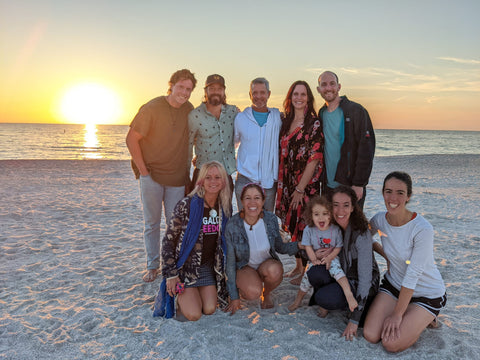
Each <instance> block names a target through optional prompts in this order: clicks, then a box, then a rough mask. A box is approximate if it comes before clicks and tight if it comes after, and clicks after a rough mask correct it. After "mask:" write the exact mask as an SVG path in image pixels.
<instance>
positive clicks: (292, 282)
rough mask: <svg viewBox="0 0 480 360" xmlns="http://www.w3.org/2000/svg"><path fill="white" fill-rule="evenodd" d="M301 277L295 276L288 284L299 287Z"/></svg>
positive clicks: (301, 275)
mask: <svg viewBox="0 0 480 360" xmlns="http://www.w3.org/2000/svg"><path fill="white" fill-rule="evenodd" d="M302 277H303V274H300V276H297V277H296V278H294V279H292V280H290V284H292V285H300V283H301V282H302Z"/></svg>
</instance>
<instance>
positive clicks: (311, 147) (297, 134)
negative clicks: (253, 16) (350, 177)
mask: <svg viewBox="0 0 480 360" xmlns="http://www.w3.org/2000/svg"><path fill="white" fill-rule="evenodd" d="M283 106H284V111H285V112H284V115H283V119H282V128H281V130H280V164H279V174H278V188H277V200H276V207H275V208H276V214H277V216H278V217H279V218H280V219H281V221H282V225H283V227H284V228H286V230H288V231H289V232H290V234H291V235H292V241H301V239H302V232H303V229H304V228H305V226H306V225H305V222H304V221H303V219H302V213H303V209H304V206H305V203H306V202H308V200H309V198H311V197H313V196H314V195H317V194H319V193H320V175H321V173H322V164H323V134H322V132H321V128H320V121H319V119H318V118H317V116H316V114H315V110H314V97H313V93H312V90H311V89H310V86H309V85H308V83H307V82H305V81H296V82H294V83H293V84H292V86H291V87H290V89H289V90H288V93H287V97H286V98H285V101H284V103H283ZM305 264H306V261H302V258H300V257H298V258H297V264H296V267H295V269H293V270H292V271H291V272H290V273H289V274H287V275H286V276H288V277H294V276H296V275H298V276H297V277H296V278H294V279H293V280H292V281H291V282H292V283H293V284H297V283H298V284H299V283H300V281H301V278H302V275H303V272H304V270H305V269H304V267H305Z"/></svg>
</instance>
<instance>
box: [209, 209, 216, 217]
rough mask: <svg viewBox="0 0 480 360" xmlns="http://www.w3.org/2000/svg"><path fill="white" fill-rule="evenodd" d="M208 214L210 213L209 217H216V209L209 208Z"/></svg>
mask: <svg viewBox="0 0 480 360" xmlns="http://www.w3.org/2000/svg"><path fill="white" fill-rule="evenodd" d="M208 215H210V217H211V218H216V217H217V215H218V214H217V210H215V209H210V211H209V212H208Z"/></svg>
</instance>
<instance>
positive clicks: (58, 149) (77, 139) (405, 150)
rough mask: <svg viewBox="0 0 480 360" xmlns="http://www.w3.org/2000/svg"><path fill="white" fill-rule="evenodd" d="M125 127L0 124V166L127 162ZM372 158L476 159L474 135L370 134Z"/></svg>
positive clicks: (479, 148)
mask: <svg viewBox="0 0 480 360" xmlns="http://www.w3.org/2000/svg"><path fill="white" fill-rule="evenodd" d="M127 132H128V125H71V124H69V125H66V124H11V123H0V160H9V159H49V160H61V159H63V160H72V159H73V160H82V159H104V160H107V159H108V160H128V159H130V155H129V153H128V149H127V147H126V145H125V136H126V134H127ZM375 134H376V138H377V146H376V152H375V156H398V155H430V154H479V155H480V132H478V131H437V130H434V131H430V130H380V129H377V130H375Z"/></svg>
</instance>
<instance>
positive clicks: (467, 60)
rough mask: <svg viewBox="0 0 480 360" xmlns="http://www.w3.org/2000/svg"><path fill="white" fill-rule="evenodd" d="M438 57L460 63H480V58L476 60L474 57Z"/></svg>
mask: <svg viewBox="0 0 480 360" xmlns="http://www.w3.org/2000/svg"><path fill="white" fill-rule="evenodd" d="M437 59H439V60H445V61H451V62H454V63H458V64H470V65H480V60H474V59H459V58H454V57H437Z"/></svg>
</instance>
